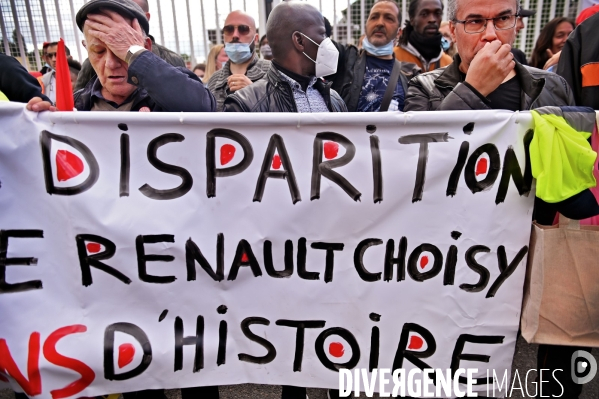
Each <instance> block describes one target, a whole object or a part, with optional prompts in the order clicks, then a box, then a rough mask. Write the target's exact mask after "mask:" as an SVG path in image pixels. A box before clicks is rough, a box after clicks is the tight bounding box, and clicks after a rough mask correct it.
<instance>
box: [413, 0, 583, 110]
mask: <svg viewBox="0 0 599 399" xmlns="http://www.w3.org/2000/svg"><path fill="white" fill-rule="evenodd" d="M519 10H520V1H519V0H496V1H493V2H490V1H488V0H449V2H448V12H449V19H450V30H451V34H452V35H453V36H454V37H455V39H456V43H457V46H458V54H456V55H455V56H454V62H453V63H452V64H451V65H449V66H447V67H445V68H441V69H438V70H436V71H433V72H428V73H424V74H422V75H419V76H417V77H415V78H414V79H412V80H411V81H410V85H409V88H408V94H407V97H406V103H405V107H404V111H434V110H473V109H477V110H478V109H507V110H511V111H517V110H529V109H532V108H537V107H542V106H550V105H553V106H563V105H574V98H573V95H572V90H571V89H570V87H569V86H568V84H567V83H566V81H565V80H564V79H563V78H561V77H559V76H557V75H555V74H553V73H548V72H546V71H542V70H539V69H536V68H532V67H528V66H523V65H521V64H519V63H518V62H517V61H515V60H514V56H513V54H512V53H511V48H512V44H513V43H514V40H515V39H516V22H517V19H518V11H519Z"/></svg>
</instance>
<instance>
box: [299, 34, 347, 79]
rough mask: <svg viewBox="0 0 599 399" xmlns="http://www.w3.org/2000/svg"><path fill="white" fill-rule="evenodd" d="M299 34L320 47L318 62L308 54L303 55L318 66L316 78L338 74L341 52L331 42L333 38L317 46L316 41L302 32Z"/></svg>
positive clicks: (317, 55) (317, 54)
mask: <svg viewBox="0 0 599 399" xmlns="http://www.w3.org/2000/svg"><path fill="white" fill-rule="evenodd" d="M299 34H300V35H302V36H303V37H305V38H306V39H308V40H310V41H311V42H312V43H314V44H316V45H317V46H318V52H317V53H316V60H313V59H312V58H310V57H309V56H308V54H306V53H303V54H304V55H305V56H306V57H308V59H309V60H310V61H312V62H313V63H315V64H316V73H315V75H316V77H317V78H322V77H323V76H329V75H334V74H335V73H336V72H337V61H338V60H339V51H338V50H337V47H335V45H334V44H333V42H332V41H331V38H329V37H327V38H326V39H324V40H323V41H322V42H320V44H317V43H316V42H315V41H314V40H312V39H310V38H309V37H308V36H306V35H304V34H303V33H302V32H299Z"/></svg>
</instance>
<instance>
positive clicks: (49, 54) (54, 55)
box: [46, 53, 56, 58]
mask: <svg viewBox="0 0 599 399" xmlns="http://www.w3.org/2000/svg"><path fill="white" fill-rule="evenodd" d="M46 57H48V58H54V57H56V53H46Z"/></svg>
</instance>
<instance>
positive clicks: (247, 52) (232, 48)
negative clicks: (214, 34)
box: [225, 42, 254, 64]
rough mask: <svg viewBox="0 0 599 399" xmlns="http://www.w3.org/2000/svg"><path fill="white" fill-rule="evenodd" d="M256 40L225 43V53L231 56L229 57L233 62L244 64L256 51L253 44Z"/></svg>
mask: <svg viewBox="0 0 599 399" xmlns="http://www.w3.org/2000/svg"><path fill="white" fill-rule="evenodd" d="M253 43H254V42H252V43H251V44H250V43H225V53H227V55H228V56H229V59H230V60H231V62H232V63H233V64H243V63H244V62H246V61H247V60H249V59H250V58H252V54H253V53H254V48H253V46H252V44H253Z"/></svg>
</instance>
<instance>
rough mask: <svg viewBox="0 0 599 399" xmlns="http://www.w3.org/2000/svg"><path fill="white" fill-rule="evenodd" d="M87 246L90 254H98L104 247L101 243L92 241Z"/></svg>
mask: <svg viewBox="0 0 599 399" xmlns="http://www.w3.org/2000/svg"><path fill="white" fill-rule="evenodd" d="M86 247H87V252H89V253H90V254H97V253H98V252H100V250H101V249H102V247H101V246H100V244H98V243H97V242H90V243H88V244H87V245H86Z"/></svg>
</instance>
